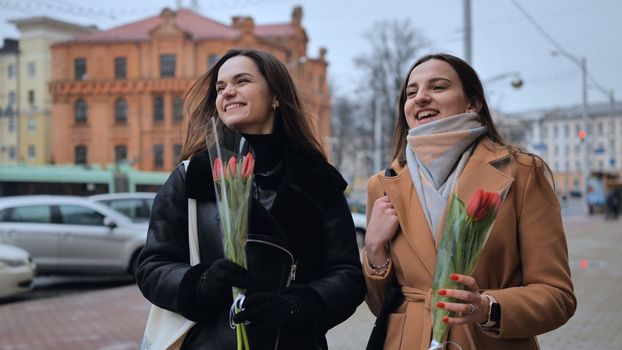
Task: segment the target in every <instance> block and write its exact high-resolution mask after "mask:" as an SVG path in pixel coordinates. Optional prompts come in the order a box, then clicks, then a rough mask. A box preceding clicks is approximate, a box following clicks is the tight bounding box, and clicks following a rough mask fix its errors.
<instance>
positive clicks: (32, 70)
mask: <svg viewBox="0 0 622 350" xmlns="http://www.w3.org/2000/svg"><path fill="white" fill-rule="evenodd" d="M26 67H27V68H26V69H27V70H28V78H34V77H35V74H36V70H35V63H34V62H28V65H27V66H26Z"/></svg>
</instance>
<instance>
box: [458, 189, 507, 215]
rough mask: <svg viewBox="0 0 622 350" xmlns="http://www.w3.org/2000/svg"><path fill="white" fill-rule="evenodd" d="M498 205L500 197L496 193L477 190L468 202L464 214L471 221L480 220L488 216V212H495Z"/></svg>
mask: <svg viewBox="0 0 622 350" xmlns="http://www.w3.org/2000/svg"><path fill="white" fill-rule="evenodd" d="M499 204H501V197H500V196H499V194H498V193H497V192H486V191H484V190H482V189H478V190H477V191H475V193H473V196H472V197H471V200H469V204H468V205H467V209H466V213H467V215H468V216H469V217H470V218H471V219H472V220H481V219H483V218H485V217H486V215H488V212H489V210H491V209H492V210H494V211H496V210H497V209H498V207H499Z"/></svg>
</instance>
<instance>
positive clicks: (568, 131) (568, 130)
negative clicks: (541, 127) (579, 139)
mask: <svg viewBox="0 0 622 350" xmlns="http://www.w3.org/2000/svg"><path fill="white" fill-rule="evenodd" d="M569 134H570V126H568V124H566V125H564V137H568V135H569Z"/></svg>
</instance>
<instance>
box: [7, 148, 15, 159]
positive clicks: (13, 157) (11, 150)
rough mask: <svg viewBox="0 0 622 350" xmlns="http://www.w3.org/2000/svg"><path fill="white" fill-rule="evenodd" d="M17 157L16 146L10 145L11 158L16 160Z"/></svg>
mask: <svg viewBox="0 0 622 350" xmlns="http://www.w3.org/2000/svg"><path fill="white" fill-rule="evenodd" d="M15 157H16V154H15V146H9V159H10V160H14V159H15Z"/></svg>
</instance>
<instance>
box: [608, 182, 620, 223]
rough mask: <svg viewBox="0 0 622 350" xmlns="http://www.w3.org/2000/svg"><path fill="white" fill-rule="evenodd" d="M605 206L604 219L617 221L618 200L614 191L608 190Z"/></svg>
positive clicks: (617, 195) (616, 192)
mask: <svg viewBox="0 0 622 350" xmlns="http://www.w3.org/2000/svg"><path fill="white" fill-rule="evenodd" d="M605 204H606V205H605V219H613V220H617V219H618V214H619V210H620V209H619V208H620V198H619V194H618V191H616V189H611V190H609V192H608V193H607V198H606V199H605Z"/></svg>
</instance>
